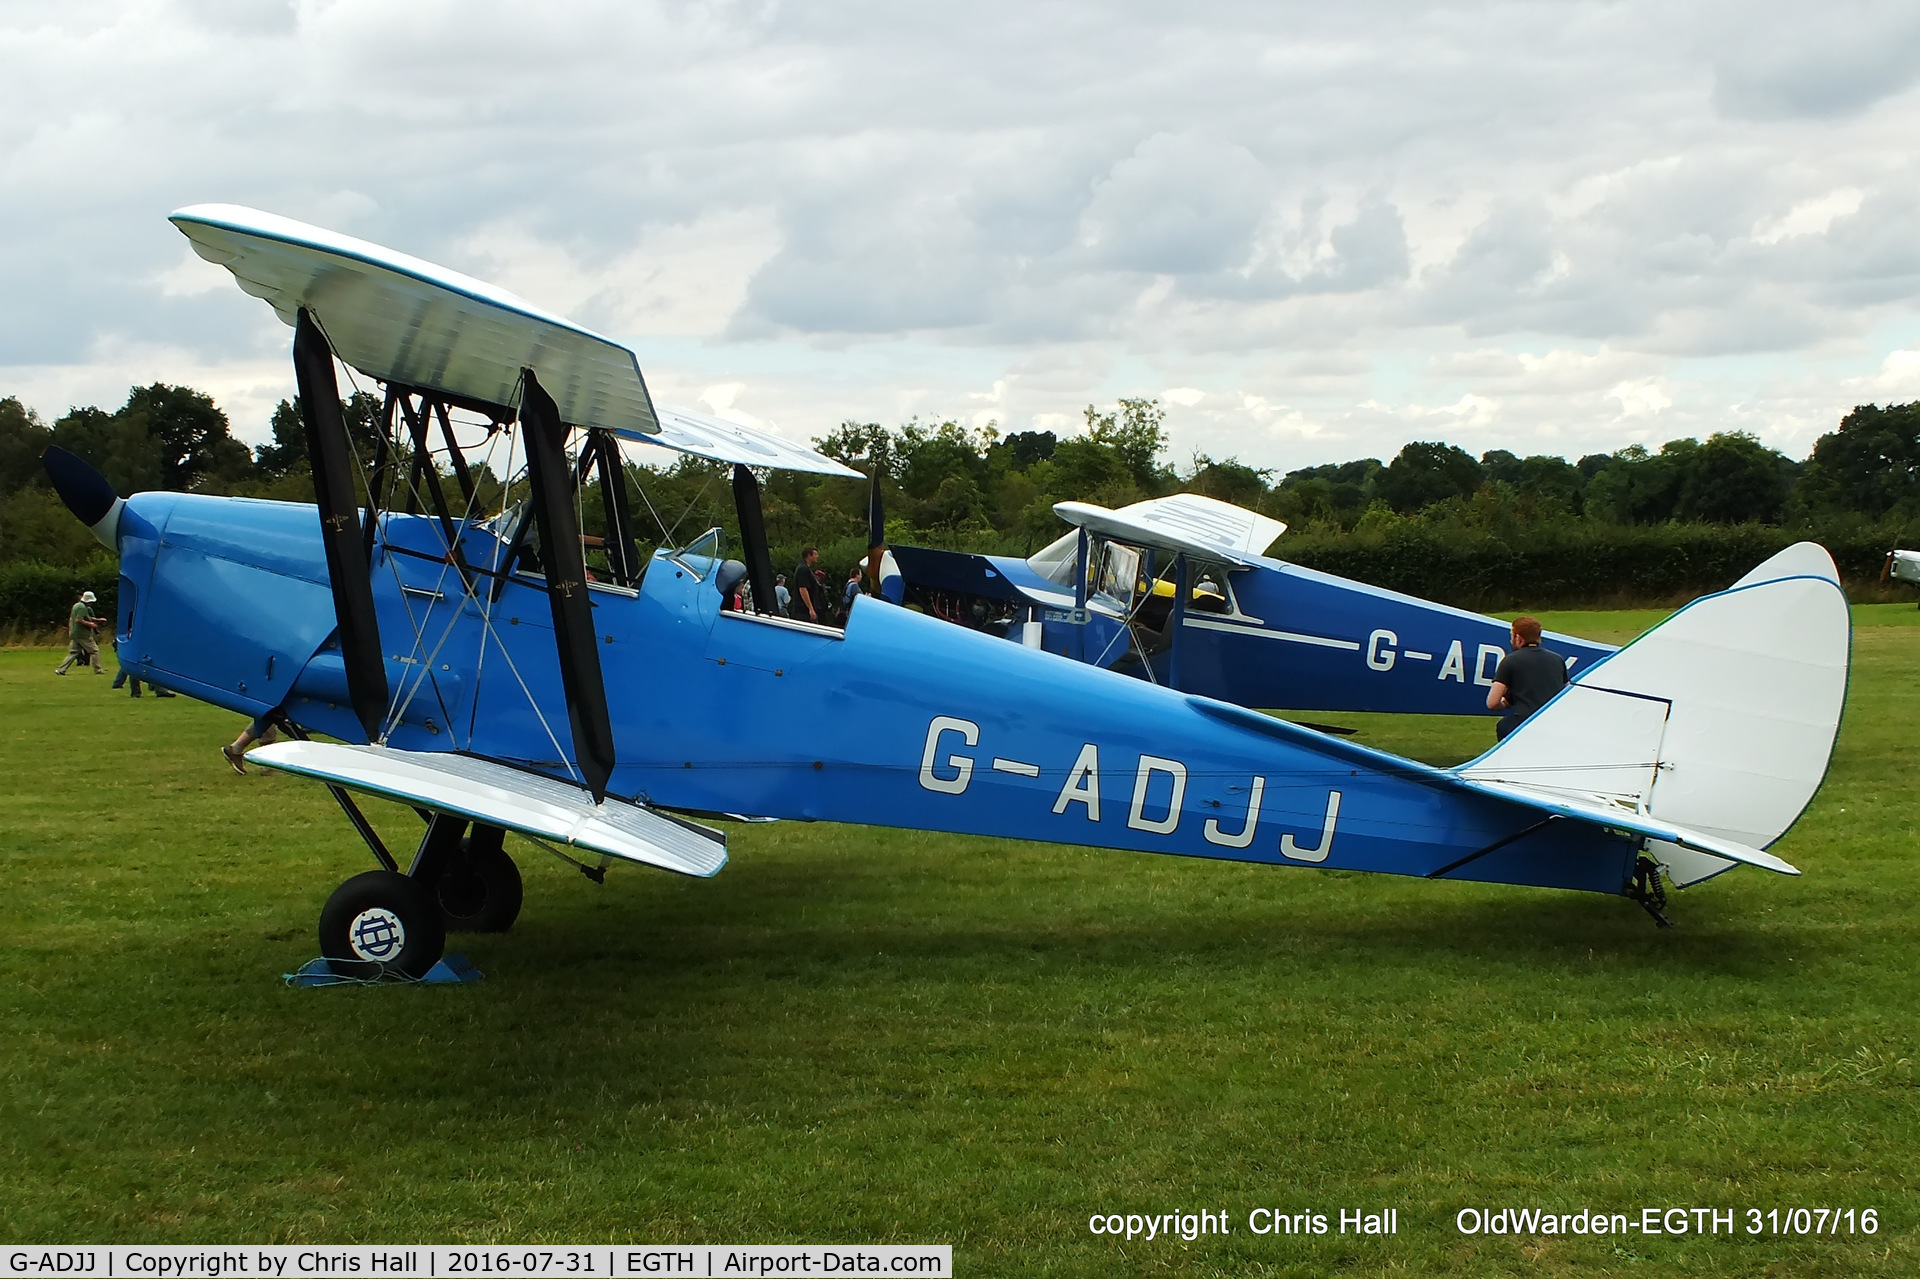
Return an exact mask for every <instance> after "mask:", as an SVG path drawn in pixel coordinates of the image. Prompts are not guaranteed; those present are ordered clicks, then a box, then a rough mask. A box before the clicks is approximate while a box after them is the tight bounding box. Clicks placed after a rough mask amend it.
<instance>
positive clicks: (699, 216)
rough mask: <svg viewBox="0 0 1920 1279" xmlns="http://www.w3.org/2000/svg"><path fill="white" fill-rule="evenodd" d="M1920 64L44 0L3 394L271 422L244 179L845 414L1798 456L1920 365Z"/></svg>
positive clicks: (1135, 6) (2, 84) (1867, 53)
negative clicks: (1637, 442)
mask: <svg viewBox="0 0 1920 1279" xmlns="http://www.w3.org/2000/svg"><path fill="white" fill-rule="evenodd" d="M1917 54H1920V17H1916V16H1915V13H1914V12H1913V11H1912V6H1910V5H1899V4H1893V3H1881V2H1878V0H1865V2H1862V3H1843V4H1840V5H1838V6H1827V7H1825V8H1822V9H1818V10H1809V9H1807V8H1805V7H1804V6H1797V5H1791V4H1786V3H1782V2H1781V0H1750V2H1748V3H1742V4H1739V5H1734V4H1732V3H1730V0H1729V2H1728V3H1722V4H1710V5H1706V6H1700V7H1697V8H1695V9H1693V10H1686V11H1676V10H1674V9H1673V8H1672V7H1671V6H1663V5H1657V4H1654V3H1652V2H1651V0H1626V2H1624V3H1599V2H1598V0H1594V2H1590V3H1587V2H1576V3H1572V4H1568V5H1562V6H1548V7H1534V8H1525V7H1522V8H1519V9H1515V8H1513V7H1512V6H1507V5H1496V4H1493V3H1491V0H1486V2H1484V3H1482V2H1476V0H1457V2H1455V3H1450V4H1446V5H1443V6H1429V5H1414V4H1412V3H1409V2H1406V0H1358V2H1357V3H1354V4H1351V5H1342V6H1318V7H1311V8H1308V7H1290V6H1222V7H1210V8H1206V9H1191V8H1188V9H1181V8H1171V9H1170V8H1168V7H1166V6H1161V5H1149V4H1145V3H1140V2H1138V0H1119V2H1118V3H1103V4H1098V5H1096V4H1093V3H1091V2H1090V0H1082V2H1079V3H1066V4H1061V5H1049V6H1032V5H1023V4H1014V3H1010V2H1007V0H983V2H982V3H980V4H978V5H975V6H971V7H969V8H968V9H967V10H966V11H965V12H964V13H961V12H958V11H947V10H938V9H927V8H924V7H919V8H916V7H913V6H898V5H885V4H880V3H878V2H877V0H855V2H854V3H850V4H847V5H836V6H812V7H809V6H781V5H772V4H764V3H745V2H736V0H709V2H706V3H678V2H675V3H667V2H665V0H656V2H646V0H581V3H577V4H571V5H568V6H564V7H562V8H558V9H555V8H552V7H548V8H544V9H542V8H529V7H528V6H525V5H522V4H513V3H508V0H463V2H461V3H454V0H420V3H416V4H410V5H404V6H394V5H391V4H384V3H377V2H376V0H293V2H292V3H288V4H285V5H274V4H257V3H251V2H249V0H68V3H65V4H62V5H58V6H46V5H33V6H28V5H25V4H15V3H4V2H0V67H4V68H5V70H6V72H7V74H6V75H4V76H0V180H4V182H5V183H6V188H7V190H8V192H9V199H8V201H7V202H6V203H5V205H4V207H0V287H4V289H5V291H6V296H7V297H8V299H9V303H10V304H9V305H8V306H7V307H5V308H0V394H5V393H19V394H22V395H24V396H27V397H28V398H29V399H30V401H32V402H34V403H35V404H36V406H37V407H39V408H40V409H41V410H42V411H43V412H46V413H57V412H59V411H62V410H63V409H64V408H65V407H67V403H66V402H62V401H63V399H64V398H65V397H70V396H80V397H85V398H90V399H97V400H101V401H117V400H118V399H119V397H120V396H121V395H124V387H125V385H127V384H130V383H132V382H136V381H144V380H151V379H152V378H154V377H166V378H170V379H172V380H179V381H193V382H197V383H198V384H201V385H205V386H207V387H208V388H209V389H212V390H215V391H216V393H217V394H220V395H222V396H223V402H227V400H228V399H230V400H231V403H229V408H230V411H232V412H233V415H234V418H235V421H236V425H237V427H238V428H239V429H240V430H241V432H242V433H243V434H246V435H249V436H250V437H252V438H256V439H257V438H259V437H260V436H262V435H263V434H264V432H265V430H266V411H267V410H268V409H270V407H271V404H272V401H273V400H274V399H275V398H277V397H278V394H284V393H286V392H287V391H290V389H291V385H290V384H291V378H290V374H289V373H288V372H287V371H286V369H285V365H284V359H285V349H286V342H287V334H286V331H285V330H284V328H282V327H281V326H279V325H278V323H277V322H276V321H274V320H273V318H272V317H271V315H270V314H269V313H268V312H267V310H266V308H264V307H262V306H260V305H259V304H258V303H257V302H255V301H254V300H252V299H249V298H247V297H245V296H244V295H242V294H240V293H239V292H238V291H237V290H234V289H233V288H232V287H231V284H230V282H229V281H228V279H227V278H226V276H225V275H224V273H222V272H220V271H219V270H218V269H217V268H214V267H211V266H208V265H207V264H205V263H201V262H199V261H198V260H197V259H191V258H189V257H188V256H187V255H186V254H185V252H184V250H183V246H182V244H181V243H180V240H179V237H178V236H177V234H176V233H175V232H173V230H172V229H171V228H170V227H168V226H167V225H166V223H165V221H164V216H165V214H166V213H167V212H168V211H169V210H171V209H172V208H174V207H177V206H179V205H182V204H187V203H193V202H197V201H203V200H230V201H235V202H240V203H249V204H254V205H258V206H260V207H263V208H267V209H271V210H274V211H276V212H280V213H284V214H288V215H290V216H294V217H299V218H304V219H306V220H309V221H314V222H319V223H322V224H325V225H330V226H334V227H338V228H339V229H342V230H346V231H349V232H352V233H353V234H357V235H361V236H365V237H367V238H371V239H374V240H378V241H381V242H384V243H388V244H391V245H393V246H395V247H397V248H400V249H403V250H405V251H408V252H411V253H415V254H418V255H420V256H423V257H427V258H429V259H432V260H436V261H441V262H444V263H446V264H447V265H449V266H452V267H454V268H456V269H459V270H463V271H467V272H470V273H472V274H476V275H480V276H482V277H484V278H489V279H493V280H497V281H498V282H500V283H501V284H503V285H505V286H506V287H509V288H511V289H513V290H514V291H515V292H518V293H520V294H522V295H523V296H526V297H528V298H530V299H532V300H534V301H537V302H539V303H542V304H544V305H547V306H550V307H555V308H558V309H561V310H563V311H566V312H567V313H569V314H572V315H574V316H575V317H576V318H578V319H580V320H581V321H582V322H583V323H586V324H589V325H592V326H594V327H596V328H600V329H602V330H604V331H607V332H610V333H612V334H615V335H616V336H619V337H622V338H624V339H626V340H628V341H631V342H632V343H633V344H634V346H635V348H636V350H638V351H639V352H640V354H641V359H642V364H643V367H644V368H645V369H646V371H647V374H648V377H649V379H650V381H651V382H652V383H653V384H654V385H655V388H656V391H657V393H659V394H660V395H661V397H662V398H663V399H671V400H679V401H681V402H694V401H699V400H702V398H703V397H705V400H704V402H706V403H708V404H710V405H714V404H716V403H717V402H718V400H721V399H724V400H725V401H726V405H727V411H729V412H733V413H739V414H745V415H749V416H751V417H753V418H754V420H756V421H764V422H771V423H775V424H777V425H778V426H779V428H780V429H782V430H784V431H785V432H787V433H788V434H791V435H795V436H800V437H805V436H809V435H817V434H821V433H823V432H824V431H826V430H827V429H830V428H831V426H833V425H834V424H835V423H836V422H838V421H839V420H841V419H842V418H847V417H853V418H859V419H861V420H881V421H887V420H897V419H898V418H901V417H904V416H907V415H909V414H913V413H919V414H922V415H929V416H939V415H947V414H951V415H955V416H959V417H963V418H965V419H966V420H968V421H973V422H980V423H984V422H985V421H988V420H991V421H997V422H999V423H1000V424H1001V426H1002V428H1003V429H1027V428H1038V429H1054V430H1066V429H1072V428H1073V427H1074V426H1076V425H1077V423H1078V422H1079V420H1080V409H1081V408H1082V407H1083V406H1084V405H1086V404H1087V403H1089V402H1101V403H1110V402H1111V401H1112V400H1113V399H1114V398H1116V397H1117V396H1120V395H1130V394H1161V395H1162V396H1163V399H1164V400H1165V401H1166V402H1167V404H1168V406H1169V409H1170V415H1169V419H1168V421H1169V428H1170V430H1171V432H1172V434H1173V437H1174V440H1175V444H1176V450H1177V451H1179V452H1185V451H1188V450H1193V449H1198V450H1201V451H1205V452H1208V453H1210V454H1212V455H1214V456H1226V455H1230V454H1237V455H1240V456H1242V457H1244V458H1246V459H1247V460H1249V461H1253V462H1256V463H1258V464H1261V465H1276V466H1282V467H1290V466H1294V465H1304V464H1309V463H1313V462H1318V461H1326V460H1330V459H1332V458H1335V457H1340V456H1351V455H1355V454H1361V453H1389V454H1390V453H1391V451H1392V450H1394V449H1396V448H1397V447H1398V446H1399V444H1400V443H1402V442H1404V441H1405V440H1406V439H1408V438H1411V437H1413V436H1415V435H1418V434H1422V433H1424V434H1425V435H1426V437H1428V438H1431V437H1433V436H1439V437H1442V438H1449V439H1453V440H1455V441H1456V442H1459V443H1461V444H1462V445H1463V446H1467V447H1476V448H1483V447H1511V448H1515V449H1516V451H1528V450H1531V449H1533V448H1535V447H1542V448H1551V449H1552V450H1553V451H1567V452H1572V453H1578V452H1582V451H1592V450H1593V449H1596V448H1608V449H1611V448H1614V447H1618V446H1619V445H1620V444H1622V443H1624V442H1626V440H1628V439H1633V438H1638V436H1636V435H1635V434H1634V433H1635V432H1644V433H1652V434H1659V433H1661V432H1668V433H1670V434H1669V435H1668V436H1667V437H1666V438H1671V435H1673V434H1685V433H1689V432H1692V433H1700V432H1706V431H1711V430H1717V429H1727V428H1731V427H1739V428H1740V429H1748V430H1753V431H1755V432H1756V433H1758V434H1760V435H1761V436H1763V437H1764V438H1767V439H1769V440H1771V441H1774V442H1777V443H1779V444H1781V445H1782V446H1783V447H1793V448H1803V447H1804V445H1805V444H1807V443H1810V441H1811V439H1812V437H1813V435H1816V434H1818V432H1819V430H1821V429H1827V428H1826V427H1824V426H1823V425H1822V423H1827V424H1828V425H1830V423H1831V422H1832V421H1833V420H1835V419H1837V416H1838V414H1839V413H1841V412H1844V411H1845V409H1846V408H1847V407H1850V406H1851V404H1852V403H1853V402H1855V401H1856V400H1857V399H1859V398H1862V397H1864V396H1867V395H1879V396H1893V395H1906V394H1909V393H1910V392H1909V391H1908V390H1906V389H1905V388H1907V387H1909V386H1910V385H1912V384H1913V383H1912V379H1911V377H1910V376H1909V374H1908V373H1907V372H1906V371H1905V370H1907V368H1908V365H1907V364H1905V363H1902V362H1901V361H1899V360H1894V356H1895V355H1902V354H1903V350H1904V347H1905V345H1906V343H1907V342H1908V341H1909V338H1910V334H1911V332H1912V331H1913V325H1912V320H1913V319H1914V316H1915V312H1916V310H1917V309H1920V175H1917V174H1916V171H1915V164H1914V162H1913V160H1912V158H1911V155H1910V152H1911V146H1910V139H1911V137H1912V135H1913V133H1914V130H1915V127H1916V125H1920V91H1916V72H1915V70H1914V68H1916V67H1920V57H1917V56H1916V55H1917ZM1905 354H1908V355H1910V352H1906V353H1905ZM1903 358H1904V356H1903ZM1889 361H1892V363H1889ZM275 370H278V371H277V372H276V371H275ZM276 388H277V390H276ZM1912 393H1920V392H1912ZM68 402H71V401H70V400H69V401H68Z"/></svg>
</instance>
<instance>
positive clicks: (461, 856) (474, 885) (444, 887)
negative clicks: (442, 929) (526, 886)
mask: <svg viewBox="0 0 1920 1279" xmlns="http://www.w3.org/2000/svg"><path fill="white" fill-rule="evenodd" d="M506 838H507V833H506V832H505V831H503V830H501V829H500V828H499V827H498V826H483V825H478V824H476V825H475V826H474V828H473V831H472V833H470V834H468V835H467V836H466V837H464V838H463V839H461V841H460V848H459V851H457V852H455V853H453V854H451V855H450V856H449V857H448V858H447V861H446V867H445V869H444V870H442V871H441V872H440V878H439V881H438V883H437V889H438V896H439V901H440V909H441V911H442V912H443V913H444V914H445V915H446V920H447V927H448V928H449V929H451V930H453V931H455V932H470V933H504V932H506V931H507V930H508V929H509V928H511V927H513V921H514V920H515V919H517V918H519V916H520V901H521V886H520V867H519V866H517V865H515V864H514V860H513V858H511V857H509V856H508V855H507V851H506V849H505V847H503V845H504V844H505V843H506Z"/></svg>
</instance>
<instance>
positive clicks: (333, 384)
mask: <svg viewBox="0 0 1920 1279" xmlns="http://www.w3.org/2000/svg"><path fill="white" fill-rule="evenodd" d="M293 374H294V379H295V381H296V382H297V383H298V384H299V388H300V419H301V421H302V422H304V423H305V424H306V428H307V457H308V458H309V459H310V460H311V462H312V464H313V496H314V500H315V502H316V504H317V505H318V506H319V508H320V537H321V541H322V543H323V544H324V545H325V547H326V551H327V580H328V581H330V582H331V583H332V584H333V614H334V618H335V620H336V621H337V622H338V624H339V627H340V658H341V661H342V662H343V663H344V664H345V666H346V671H347V692H348V694H349V696H350V697H351V698H352V700H353V713H354V716H355V717H356V718H357V719H359V721H360V727H361V728H363V729H365V730H366V734H367V740H368V741H369V742H377V741H379V740H380V721H381V720H382V719H383V718H384V717H385V715H386V713H387V664H386V662H385V661H383V660H382V658H381V653H380V623H379V621H378V619H377V618H376V616H375V615H374V611H373V580H372V576H371V575H370V574H369V572H368V570H367V555H366V551H365V549H364V547H363V544H362V541H361V526H360V502H359V499H358V497H357V496H356V495H355V493H354V491H353V471H354V467H353V452H352V448H351V445H350V444H349V442H348V440H347V424H346V420H345V418H344V417H343V416H342V415H341V412H340V384H339V383H338V382H337V381H336V380H335V379H334V376H333V348H332V347H331V346H329V345H327V339H326V337H325V336H324V335H323V334H322V333H321V332H320V326H319V325H317V324H315V323H314V322H313V318H312V317H311V316H309V315H308V314H307V309H306V308H305V307H301V308H300V314H299V317H298V321H297V323H296V324H295V325H294V330H293Z"/></svg>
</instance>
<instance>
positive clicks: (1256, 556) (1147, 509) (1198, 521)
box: [1053, 493, 1287, 564]
mask: <svg viewBox="0 0 1920 1279" xmlns="http://www.w3.org/2000/svg"><path fill="white" fill-rule="evenodd" d="M1053 513H1054V514H1055V515H1058V516H1059V517H1060V518H1061V519H1063V520H1065V521H1066V522H1067V523H1069V524H1072V525H1075V526H1077V527H1080V528H1084V529H1086V530H1087V531H1088V532H1089V533H1097V534H1100V535H1101V536H1103V537H1110V538H1114V539H1115V540H1117V541H1120V542H1124V543H1127V544H1129V545H1132V546H1151V547H1154V548H1156V549H1158V550H1164V551H1175V552H1179V551H1184V552H1186V553H1187V554H1189V555H1197V556H1200V557H1201V558H1203V559H1218V560H1225V561H1227V562H1228V563H1232V564H1253V563H1257V562H1259V561H1260V559H1261V552H1263V551H1265V550H1266V549H1267V547H1268V546H1269V545H1271V544H1272V542H1273V539H1275V538H1276V537H1279V536H1280V535H1281V534H1282V533H1284V532H1286V531H1287V526H1286V525H1285V524H1282V523H1281V522H1280V521H1279V520H1270V519H1268V518H1267V517H1266V516H1264V515H1256V514H1254V513H1253V512H1252V511H1248V510H1243V509H1242V508H1240V507H1238V506H1234V505H1232V504H1231V503H1228V502H1222V501H1218V500H1217V499H1214V498H1211V497H1202V496H1201V495H1200V494H1198V493H1176V494H1174V495H1173V496H1172V497H1156V498H1150V499H1148V500H1147V501H1144V502H1135V503H1133V504H1132V505H1130V506H1123V507H1121V508H1120V509H1119V510H1117V511H1113V510H1108V509H1107V508H1106V507H1104V506H1096V505H1094V504H1093V503H1091V502H1056V503H1054V506H1053Z"/></svg>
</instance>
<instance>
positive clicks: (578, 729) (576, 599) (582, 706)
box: [520, 369, 614, 804]
mask: <svg viewBox="0 0 1920 1279" xmlns="http://www.w3.org/2000/svg"><path fill="white" fill-rule="evenodd" d="M520 422H521V425H522V426H523V427H524V428H525V429H524V430H523V431H522V432H521V435H522V437H523V447H524V448H525V449H526V452H527V481H528V490H529V495H530V499H531V504H532V506H533V519H534V523H535V525H536V526H537V527H538V528H539V531H540V561H541V563H542V565H543V566H544V567H545V568H546V570H547V604H548V606H549V607H550V608H551V609H552V610H553V642H554V647H555V649H556V650H557V651H558V654H559V658H560V684H561V687H562V688H563V689H565V691H566V695H567V720H568V722H569V723H570V724H571V725H572V728H573V754H574V761H575V763H576V764H577V765H578V766H579V769H580V776H581V779H582V780H583V781H585V782H586V784H587V789H588V790H590V791H592V792H593V800H594V802H595V803H596V804H597V803H599V802H600V801H601V800H603V799H605V798H606V797H607V779H608V778H609V777H611V776H612V775H613V759H614V755H613V720H612V717H611V716H610V715H609V714H608V712H607V688H606V684H605V682H604V681H603V680H602V678H601V674H600V647H599V636H598V635H597V634H596V633H595V632H594V626H593V601H592V600H591V599H589V598H588V596H587V564H586V558H585V557H584V556H583V555H582V554H581V551H580V523H579V521H578V520H576V519H575V518H574V514H573V491H574V484H573V470H572V468H571V467H569V466H568V465H567V450H566V444H567V427H566V424H565V423H563V422H562V421H561V420H560V410H559V409H558V408H557V407H556V406H555V405H554V402H553V397H552V396H550V395H548V394H547V392H546V390H545V388H543V387H542V386H541V385H540V380H539V379H538V378H537V377H535V376H534V372H533V370H532V369H526V370H523V372H522V382H521V398H520Z"/></svg>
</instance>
